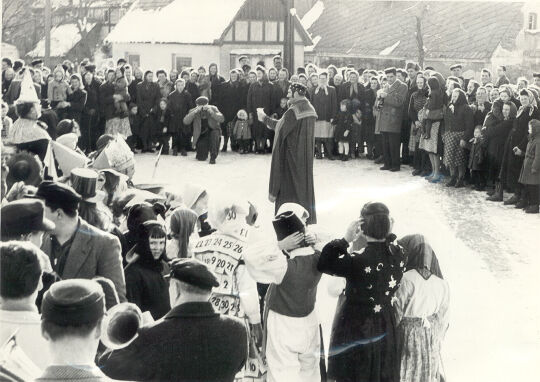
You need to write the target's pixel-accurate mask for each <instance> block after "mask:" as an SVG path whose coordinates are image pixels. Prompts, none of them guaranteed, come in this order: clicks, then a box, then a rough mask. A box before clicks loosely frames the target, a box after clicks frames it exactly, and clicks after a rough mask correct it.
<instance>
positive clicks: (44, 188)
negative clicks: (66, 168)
mask: <svg viewBox="0 0 540 382" xmlns="http://www.w3.org/2000/svg"><path fill="white" fill-rule="evenodd" d="M36 198H39V199H43V200H45V202H50V203H52V204H54V205H57V206H60V207H63V208H68V209H72V210H75V209H77V208H78V207H79V202H80V201H81V199H82V198H81V195H79V194H78V193H77V192H75V190H74V189H73V188H71V187H70V186H68V185H66V184H63V183H59V182H52V181H49V180H46V181H44V182H41V184H40V185H39V187H38V189H37V192H36Z"/></svg>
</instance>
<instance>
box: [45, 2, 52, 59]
mask: <svg viewBox="0 0 540 382" xmlns="http://www.w3.org/2000/svg"><path fill="white" fill-rule="evenodd" d="M51 18H52V12H51V0H45V57H44V58H45V65H47V66H48V67H50V66H51V24H52V20H51Z"/></svg>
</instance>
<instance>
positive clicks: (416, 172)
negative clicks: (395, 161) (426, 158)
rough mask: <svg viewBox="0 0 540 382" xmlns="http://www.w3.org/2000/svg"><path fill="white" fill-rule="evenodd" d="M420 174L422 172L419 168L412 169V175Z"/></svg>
mask: <svg viewBox="0 0 540 382" xmlns="http://www.w3.org/2000/svg"><path fill="white" fill-rule="evenodd" d="M420 174H422V171H420V170H414V171H413V172H412V176H420Z"/></svg>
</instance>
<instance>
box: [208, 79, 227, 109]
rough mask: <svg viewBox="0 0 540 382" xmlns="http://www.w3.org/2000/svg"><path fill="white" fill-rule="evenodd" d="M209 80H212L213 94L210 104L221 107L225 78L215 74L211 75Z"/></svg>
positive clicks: (211, 91)
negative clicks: (222, 87)
mask: <svg viewBox="0 0 540 382" xmlns="http://www.w3.org/2000/svg"><path fill="white" fill-rule="evenodd" d="M208 79H209V80H210V93H211V94H212V99H211V100H210V104H211V105H216V106H218V107H219V101H220V99H221V95H220V94H219V93H220V91H221V85H222V84H223V83H224V82H225V78H223V77H222V76H220V75H219V74H215V75H209V76H208Z"/></svg>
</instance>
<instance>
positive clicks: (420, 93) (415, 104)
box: [408, 89, 428, 122]
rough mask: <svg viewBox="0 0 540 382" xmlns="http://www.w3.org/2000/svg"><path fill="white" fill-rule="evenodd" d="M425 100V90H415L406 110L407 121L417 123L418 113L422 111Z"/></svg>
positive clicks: (426, 98)
mask: <svg viewBox="0 0 540 382" xmlns="http://www.w3.org/2000/svg"><path fill="white" fill-rule="evenodd" d="M427 100H428V97H427V91H426V90H425V89H422V90H417V91H415V92H414V93H413V94H412V95H411V99H410V102H409V110H408V114H409V120H411V121H412V122H416V121H418V112H419V111H420V110H422V108H423V107H424V106H425V104H426V102H427Z"/></svg>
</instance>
